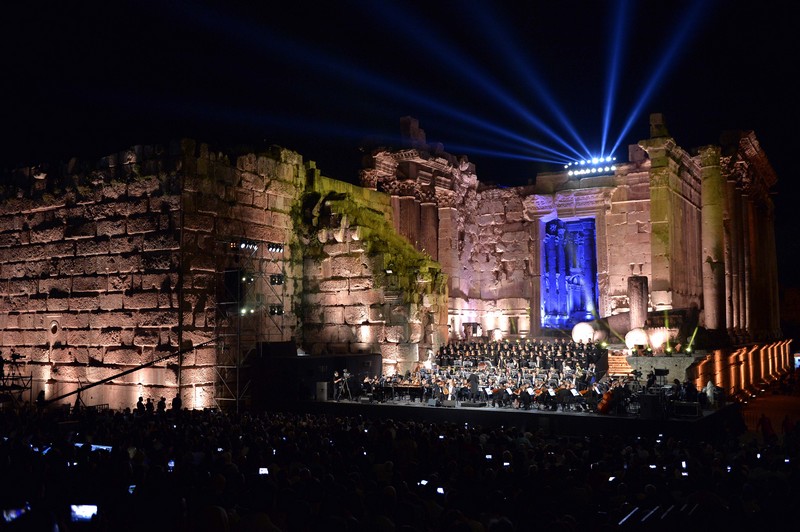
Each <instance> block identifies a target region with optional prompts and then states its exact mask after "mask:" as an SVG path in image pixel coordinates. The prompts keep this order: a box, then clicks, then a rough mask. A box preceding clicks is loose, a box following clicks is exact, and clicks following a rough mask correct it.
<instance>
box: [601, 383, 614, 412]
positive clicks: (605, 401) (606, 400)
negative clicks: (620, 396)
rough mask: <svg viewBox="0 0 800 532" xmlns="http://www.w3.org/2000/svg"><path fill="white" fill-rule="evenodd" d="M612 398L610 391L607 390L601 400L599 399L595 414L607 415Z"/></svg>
mask: <svg viewBox="0 0 800 532" xmlns="http://www.w3.org/2000/svg"><path fill="white" fill-rule="evenodd" d="M613 398H614V394H613V392H612V391H611V389H609V390H608V391H607V392H606V393H604V394H603V398H602V399H600V402H599V403H597V412H598V413H599V414H608V413H609V412H610V411H611V400H612V399H613Z"/></svg>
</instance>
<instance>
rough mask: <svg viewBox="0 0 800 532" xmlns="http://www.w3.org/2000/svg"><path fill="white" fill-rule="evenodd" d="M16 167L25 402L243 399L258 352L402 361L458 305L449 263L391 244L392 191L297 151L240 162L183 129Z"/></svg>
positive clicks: (13, 327) (8, 325)
mask: <svg viewBox="0 0 800 532" xmlns="http://www.w3.org/2000/svg"><path fill="white" fill-rule="evenodd" d="M4 183H5V185H4V186H3V189H2V191H0V192H1V193H2V195H1V197H2V203H0V279H2V283H0V296H2V297H1V299H0V331H2V332H0V346H1V347H0V350H2V351H3V352H4V358H5V359H6V360H11V358H12V356H11V355H12V354H13V355H14V357H13V358H14V360H15V362H16V365H17V366H22V368H21V372H22V373H24V374H25V375H30V376H31V385H30V389H29V390H26V392H25V397H22V399H23V400H31V399H32V398H33V397H35V396H36V394H37V393H38V392H39V391H40V390H44V392H45V397H46V399H48V400H53V401H56V402H62V401H61V399H62V398H63V401H64V402H69V403H72V402H74V401H75V400H76V398H77V397H76V393H75V392H76V391H77V390H81V397H80V400H81V401H82V402H83V403H84V404H86V405H100V404H107V405H109V406H110V407H112V408H124V407H132V406H134V405H135V403H136V400H137V398H138V397H139V396H143V397H145V398H151V399H153V400H154V401H158V399H159V398H160V397H161V396H164V397H166V398H167V401H168V402H169V401H171V399H172V397H174V396H175V394H176V393H179V394H180V395H181V398H182V401H183V404H184V405H185V406H187V407H189V408H201V407H211V406H216V407H222V408H225V407H229V406H231V405H233V404H235V405H236V406H237V407H238V406H239V404H240V403H241V402H242V400H246V399H247V397H248V395H249V392H248V388H249V387H251V386H264V385H265V383H264V382H256V381H255V379H251V377H252V374H251V373H248V370H249V368H251V367H253V366H254V365H255V364H251V362H253V361H254V359H258V358H262V357H266V358H269V357H271V356H277V355H285V354H287V353H286V350H287V346H289V347H290V348H291V349H293V350H294V352H292V353H290V354H291V355H296V354H297V351H296V348H299V349H300V350H303V351H305V352H306V353H309V354H312V355H315V354H338V353H381V354H382V355H383V356H384V358H385V359H386V360H387V361H388V362H389V363H390V364H391V365H392V369H395V368H396V369H398V370H401V371H405V370H406V369H408V368H409V367H410V366H411V364H412V363H413V361H416V360H417V358H418V344H419V342H420V341H422V339H423V336H424V335H425V334H426V331H427V334H430V331H431V330H432V329H434V328H435V327H436V321H437V320H438V319H439V316H441V315H445V316H446V309H445V307H444V304H445V303H446V299H445V298H443V297H442V295H441V294H443V293H444V290H445V286H444V283H443V281H442V277H441V275H440V274H439V273H438V272H439V267H438V265H436V264H435V263H433V262H431V261H430V260H429V259H427V258H426V257H425V256H424V255H423V254H421V253H419V252H417V251H416V250H415V249H414V248H413V246H411V245H410V244H408V243H403V242H397V243H396V244H395V245H394V249H382V248H380V244H379V243H378V242H379V241H380V242H384V241H386V240H387V238H385V237H386V235H385V234H384V233H386V232H387V231H388V232H393V230H392V229H391V228H392V220H391V215H392V210H391V208H390V206H389V198H388V196H386V195H384V194H379V193H377V192H374V191H369V190H365V189H363V188H361V187H356V186H353V185H348V184H346V183H343V182H339V181H334V180H329V179H325V178H324V177H322V176H321V175H320V174H319V171H317V170H316V168H315V167H314V164H313V163H310V162H309V163H304V162H303V160H302V158H301V156H300V155H298V154H297V153H294V152H291V151H289V150H284V149H280V148H272V149H270V150H269V151H268V152H266V153H260V154H254V153H249V154H245V155H242V156H240V157H237V158H235V160H231V159H229V156H228V155H226V154H223V153H215V152H213V151H210V150H209V148H208V146H206V145H197V144H195V143H194V142H193V141H189V140H184V141H181V142H178V143H175V144H173V145H172V146H170V147H169V149H166V150H165V149H161V148H158V147H135V148H132V149H130V150H126V151H124V152H122V153H119V154H115V155H112V156H109V157H106V158H104V159H103V160H101V161H100V163H99V164H97V165H91V166H86V165H83V164H82V163H80V162H77V161H71V162H70V163H69V164H67V165H65V166H64V167H60V168H44V167H32V168H22V169H19V170H17V171H15V172H14V173H13V174H12V175H9V176H7V179H6V180H5V181H4ZM310 197H315V198H322V199H323V200H324V201H322V200H319V199H318V200H317V201H316V203H315V204H311V205H310V206H311V207H313V209H311V210H312V211H313V213H312V216H311V217H310V218H308V219H307V218H306V217H305V216H304V214H306V213H305V212H304V207H305V206H309V203H308V199H309V198H310ZM345 204H346V205H347V212H344V211H342V209H341V208H340V207H341V206H342V205H345ZM320 211H321V212H322V215H323V216H322V217H320ZM359 224H361V225H359ZM300 225H302V227H300ZM373 233H374V235H373ZM371 235H372V236H371ZM375 235H377V236H375ZM388 236H389V237H391V235H388ZM378 237H382V238H378ZM315 242H316V244H317V245H314V244H315ZM391 261H395V262H397V266H396V270H397V271H396V272H395V273H394V274H393V275H392V276H391V277H390V276H388V275H387V274H386V273H385V266H384V264H385V263H388V262H391ZM421 272H422V273H421ZM437 290H438V291H439V292H440V294H439V295H437ZM295 346H296V347H295ZM261 367H262V368H266V371H269V370H270V365H269V364H262V365H261ZM8 369H10V368H8ZM260 376H261V377H264V375H260ZM282 377H283V376H276V375H266V378H267V379H272V380H273V382H274V379H280V378H282Z"/></svg>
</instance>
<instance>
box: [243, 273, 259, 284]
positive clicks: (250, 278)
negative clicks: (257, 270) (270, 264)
mask: <svg viewBox="0 0 800 532" xmlns="http://www.w3.org/2000/svg"><path fill="white" fill-rule="evenodd" d="M255 280H256V278H255V276H254V275H253V274H252V273H243V274H242V282H243V283H248V284H249V283H253V282H255Z"/></svg>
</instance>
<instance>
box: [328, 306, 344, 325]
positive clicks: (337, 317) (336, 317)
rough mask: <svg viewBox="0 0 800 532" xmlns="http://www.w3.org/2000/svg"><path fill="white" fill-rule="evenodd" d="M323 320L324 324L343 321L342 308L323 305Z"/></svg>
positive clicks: (341, 322)
mask: <svg viewBox="0 0 800 532" xmlns="http://www.w3.org/2000/svg"><path fill="white" fill-rule="evenodd" d="M323 316H324V317H323V322H324V323H326V324H337V325H338V324H343V323H344V308H343V307H338V306H337V307H325V308H324V309H323Z"/></svg>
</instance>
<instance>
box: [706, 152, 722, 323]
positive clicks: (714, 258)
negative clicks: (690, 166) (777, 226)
mask: <svg viewBox="0 0 800 532" xmlns="http://www.w3.org/2000/svg"><path fill="white" fill-rule="evenodd" d="M719 157H720V149H719V147H718V146H706V147H704V148H701V149H700V179H701V185H700V186H701V211H700V212H701V221H702V224H701V232H700V234H701V238H702V242H701V244H702V259H703V307H704V314H705V325H706V327H707V328H708V329H711V330H720V329H724V328H725V255H724V252H725V250H724V240H725V239H724V233H723V217H724V214H725V180H724V179H723V177H722V172H721V171H720V165H719Z"/></svg>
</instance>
